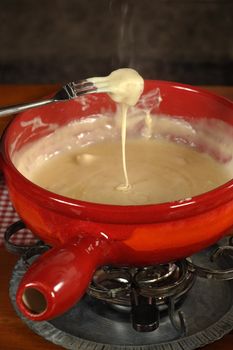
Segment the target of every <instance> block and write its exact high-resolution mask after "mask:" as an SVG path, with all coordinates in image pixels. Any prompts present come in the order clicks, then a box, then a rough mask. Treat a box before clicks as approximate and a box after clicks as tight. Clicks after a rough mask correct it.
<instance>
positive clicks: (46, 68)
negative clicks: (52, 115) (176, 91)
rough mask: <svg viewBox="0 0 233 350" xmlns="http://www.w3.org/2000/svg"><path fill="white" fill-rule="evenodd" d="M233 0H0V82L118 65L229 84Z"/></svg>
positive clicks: (84, 73) (156, 75)
mask: <svg viewBox="0 0 233 350" xmlns="http://www.w3.org/2000/svg"><path fill="white" fill-rule="evenodd" d="M232 18H233V0H215V1H212V0H202V1H200V0H195V1H194V0H183V1H182V0H180V1H179V0H170V1H166V0H164V1H163V0H157V1H156V0H124V1H123V0H89V1H88V0H40V1H38V0H0V83H54V82H68V81H72V80H76V79H80V78H86V77H90V76H100V75H107V74H109V73H110V72H111V71H112V70H113V69H116V68H119V67H124V66H125V67H126V66H127V67H132V68H135V69H137V70H138V71H139V72H140V74H142V75H143V77H144V78H151V79H164V80H174V81H178V82H183V83H190V84H215V85H217V84H220V85H221V84H224V85H233V74H232V72H233V19H232Z"/></svg>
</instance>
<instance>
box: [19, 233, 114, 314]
mask: <svg viewBox="0 0 233 350" xmlns="http://www.w3.org/2000/svg"><path fill="white" fill-rule="evenodd" d="M109 254H110V244H109V242H108V240H107V239H105V238H96V237H84V238H76V239H75V240H72V241H71V242H69V243H67V244H65V245H63V246H61V247H57V248H52V249H51V250H49V251H48V252H46V253H45V254H43V255H42V256H40V257H39V258H38V259H37V260H36V261H35V263H33V264H32V265H31V266H30V268H29V269H28V271H27V272H26V274H25V275H24V277H23V279H22V280H21V282H20V285H19V288H18V291H17V295H16V302H17V305H18V308H19V309H20V311H21V312H22V313H23V314H24V315H25V316H26V317H27V318H29V319H31V320H34V321H36V320H37V321H42V320H48V319H52V318H54V317H57V316H58V315H60V314H62V313H64V312H65V311H67V310H68V309H69V308H71V307H72V306H73V305H74V304H75V303H77V302H78V301H79V299H80V298H81V297H82V296H83V294H84V293H85V291H86V289H87V288H88V285H89V283H90V281H91V279H92V276H93V274H94V272H95V270H96V268H97V267H98V266H100V265H103V264H105V263H106V261H107V260H108V257H109Z"/></svg>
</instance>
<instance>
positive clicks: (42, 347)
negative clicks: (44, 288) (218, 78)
mask: <svg viewBox="0 0 233 350" xmlns="http://www.w3.org/2000/svg"><path fill="white" fill-rule="evenodd" d="M58 86H59V85H18V86H16V85H0V105H2V106H4V105H7V104H13V103H19V102H25V101H31V100H33V99H36V98H39V97H42V96H44V95H47V94H49V93H51V92H53V91H55V90H56V88H57V87H58ZM205 88H208V89H209V90H211V91H213V92H216V93H218V94H219V95H223V96H226V97H228V98H229V99H232V100H233V87H220V86H219V87H205ZM8 121H9V118H5V119H1V120H0V130H1V129H2V128H3V127H4V125H6V124H7V122H8ZM0 224H1V223H0ZM16 260H17V257H16V256H14V255H12V254H9V253H7V252H6V251H5V250H4V248H0V350H28V349H30V350H32V349H33V350H34V349H36V350H55V349H61V348H60V347H59V346H56V345H53V344H51V343H49V342H47V341H46V340H44V339H43V338H41V337H39V336H38V335H36V334H34V333H33V332H32V331H31V330H30V329H28V327H27V326H26V325H25V324H24V323H23V322H22V321H21V320H20V319H19V318H18V317H17V316H16V314H15V312H14V310H13V308H12V306H11V303H10V301H9V297H8V285H9V280H10V277H11V271H12V269H13V266H14V264H15V263H16ZM223 302H224V300H223ZM204 349H205V350H232V349H233V333H231V334H229V335H227V336H225V337H224V338H223V339H221V340H219V341H217V342H215V343H214V344H210V345H207V346H206V347H205V348H204Z"/></svg>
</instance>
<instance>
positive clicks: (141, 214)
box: [1, 81, 233, 321]
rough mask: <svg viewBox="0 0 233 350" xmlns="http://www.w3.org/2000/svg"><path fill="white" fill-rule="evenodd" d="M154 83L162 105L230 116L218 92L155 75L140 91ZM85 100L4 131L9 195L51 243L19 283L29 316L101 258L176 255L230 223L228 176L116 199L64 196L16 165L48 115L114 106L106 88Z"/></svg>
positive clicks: (38, 316)
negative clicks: (169, 195) (146, 200)
mask: <svg viewBox="0 0 233 350" xmlns="http://www.w3.org/2000/svg"><path fill="white" fill-rule="evenodd" d="M155 88H160V92H161V96H162V98H163V101H162V103H161V105H160V109H159V112H161V113H164V114H169V115H174V116H177V115H178V116H184V117H185V119H186V120H189V119H193V118H202V117H205V118H216V119H221V120H223V121H225V122H226V123H229V124H230V125H232V124H233V103H232V102H230V101H228V100H226V99H224V98H222V97H218V96H216V95H214V94H211V93H209V92H206V91H203V90H201V89H197V88H193V87H191V86H185V85H181V84H176V83H170V82H160V81H146V82H145V91H144V92H148V91H150V90H152V89H155ZM82 107H83V106H82V105H81V104H80V103H79V102H78V100H76V101H69V102H60V103H56V104H52V105H47V106H43V107H40V108H36V109H31V110H30V111H27V112H25V113H22V114H20V115H18V116H17V117H16V118H15V119H14V120H13V121H12V122H11V123H10V125H9V126H8V128H7V129H6V131H5V133H4V136H3V138H2V143H1V166H2V169H3V171H4V174H5V179H6V182H7V186H8V189H9V194H10V198H11V200H12V203H13V205H14V207H15V209H16V211H17V212H18V214H19V215H20V217H21V218H22V219H23V221H24V222H25V223H26V225H27V226H28V227H29V228H30V229H31V230H32V231H33V232H35V233H36V234H37V235H38V236H39V237H40V238H41V239H43V240H44V241H45V242H46V243H48V244H50V245H51V246H52V247H53V248H52V249H50V250H49V251H48V252H46V253H45V254H43V255H42V256H41V257H40V258H38V259H37V260H36V262H35V263H33V264H32V266H31V267H30V268H29V269H28V271H27V273H26V275H25V276H24V277H23V279H22V281H21V283H20V286H19V289H18V293H17V304H18V307H19V309H20V310H21V312H22V313H23V314H24V315H26V316H27V317H28V318H30V319H32V320H38V321H39V320H46V319H51V318H54V317H56V316H58V315H59V314H61V313H63V312H65V311H66V310H67V309H69V308H70V307H71V306H73V305H74V304H75V303H76V302H77V301H78V300H79V299H80V298H81V297H82V295H83V294H84V293H85V290H86V289H87V288H88V285H89V283H90V281H91V279H92V275H93V273H94V272H95V270H96V269H97V267H98V266H100V265H106V264H111V265H118V266H119V265H135V266H140V265H152V264H159V263H165V262H169V261H173V260H177V259H181V258H184V257H187V256H190V255H192V254H193V253H195V252H197V251H199V250H201V249H203V248H205V247H207V246H209V245H211V244H213V243H215V242H216V241H218V240H219V239H220V238H221V237H222V236H223V235H224V233H225V232H226V230H227V229H229V228H230V227H231V226H232V224H233V181H229V182H228V183H226V184H224V185H223V186H220V187H219V188H217V189H215V190H212V191H210V192H207V193H204V194H202V195H199V196H196V197H193V198H191V199H189V200H186V201H183V202H181V201H174V202H171V203H163V204H155V205H140V206H117V205H104V204H94V203H87V202H84V201H79V200H74V199H70V198H66V197H63V196H60V195H58V194H54V193H51V192H49V191H47V190H45V189H43V188H40V187H39V186H37V185H35V184H33V183H32V182H30V181H29V180H27V179H26V178H25V177H24V176H23V175H21V174H20V173H19V172H18V171H17V169H16V168H15V167H14V165H13V163H12V160H11V159H12V156H13V154H14V152H16V151H18V150H20V149H21V147H22V146H24V145H25V144H27V143H29V142H32V141H35V140H37V139H39V138H41V137H43V136H45V135H48V134H49V133H51V132H52V131H51V129H49V128H48V124H49V123H57V124H59V125H60V126H62V125H64V124H66V123H68V122H70V121H71V120H74V119H79V118H81V117H86V116H89V115H90V114H94V113H99V112H100V111H102V110H103V109H106V110H114V109H115V105H114V104H113V103H112V101H111V100H110V98H109V97H108V96H107V95H104V94H98V95H95V98H90V103H89V106H86V108H82ZM152 112H153V111H152ZM35 117H39V118H41V120H42V122H43V123H42V124H41V125H39V124H38V125H37V127H35V126H34V127H33V125H32V123H30V121H32V120H33V119H34V118H35ZM22 122H23V123H22ZM13 146H14V148H13ZM77 176H78V175H77ZM35 296H36V297H38V298H39V300H40V302H42V304H41V305H43V306H40V307H39V308H36V309H32V308H31V306H30V298H34V297H35Z"/></svg>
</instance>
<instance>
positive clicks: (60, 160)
mask: <svg viewBox="0 0 233 350" xmlns="http://www.w3.org/2000/svg"><path fill="white" fill-rule="evenodd" d="M126 148H127V166H128V175H129V178H130V183H131V188H130V190H129V191H118V190H117V187H118V185H119V181H120V180H121V179H122V166H121V144H120V142H119V141H118V142H117V141H110V140H108V141H106V142H99V143H97V144H92V145H90V146H86V147H82V148H76V149H75V148H74V149H72V150H70V151H65V152H61V153H60V154H59V155H56V156H54V157H52V158H51V159H49V160H47V161H45V162H43V163H41V166H39V167H38V168H35V169H34V171H33V172H32V173H31V174H30V180H31V181H32V182H34V183H36V184H38V185H39V186H41V187H43V188H46V189H48V190H49V191H52V192H55V193H59V194H62V195H64V196H67V197H71V198H75V199H80V200H84V201H88V202H96V203H106V204H119V205H138V204H153V203H161V202H168V201H173V200H179V199H181V198H187V197H189V198H190V197H192V196H194V195H197V194H200V193H203V192H206V191H209V190H211V189H213V188H215V187H217V186H219V185H221V184H223V183H224V182H226V181H227V180H229V175H228V174H227V173H226V172H225V171H224V168H223V167H222V166H221V165H220V164H218V163H217V162H216V161H215V160H213V159H212V158H211V157H210V156H208V155H206V154H201V153H199V152H197V151H195V150H193V149H192V148H189V147H187V146H184V145H180V144H174V143H173V142H169V141H166V140H160V141H158V140H143V139H131V140H128V141H127V143H126ZM122 180H123V179H122Z"/></svg>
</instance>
